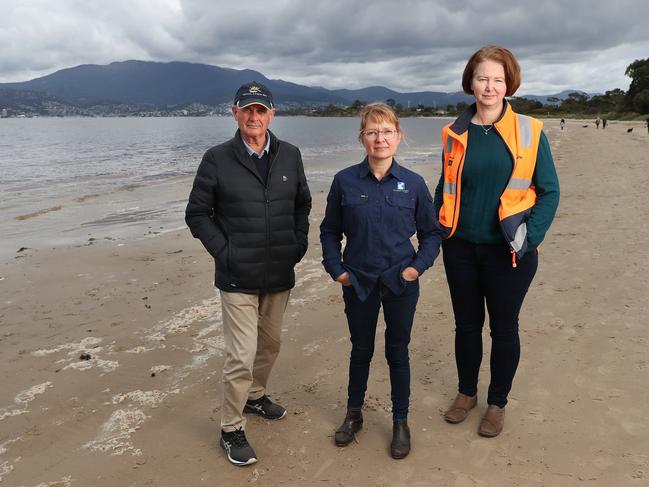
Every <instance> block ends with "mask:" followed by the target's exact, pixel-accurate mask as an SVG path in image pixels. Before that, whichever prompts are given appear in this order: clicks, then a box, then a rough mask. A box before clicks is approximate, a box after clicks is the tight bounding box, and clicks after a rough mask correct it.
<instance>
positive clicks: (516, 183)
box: [507, 178, 532, 190]
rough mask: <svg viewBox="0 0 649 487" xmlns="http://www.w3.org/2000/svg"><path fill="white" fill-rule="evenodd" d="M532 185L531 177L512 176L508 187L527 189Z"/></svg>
mask: <svg viewBox="0 0 649 487" xmlns="http://www.w3.org/2000/svg"><path fill="white" fill-rule="evenodd" d="M531 185H532V180H531V179H523V178H511V179H510V180H509V184H507V189H522V190H526V189H528V188H529V187H530V186H531Z"/></svg>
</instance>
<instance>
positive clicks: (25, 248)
mask: <svg viewBox="0 0 649 487" xmlns="http://www.w3.org/2000/svg"><path fill="white" fill-rule="evenodd" d="M25 250H31V248H29V247H20V248H19V249H18V250H16V253H19V252H24V251H25Z"/></svg>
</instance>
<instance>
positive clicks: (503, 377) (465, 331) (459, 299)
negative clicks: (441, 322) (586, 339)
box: [442, 238, 538, 407]
mask: <svg viewBox="0 0 649 487" xmlns="http://www.w3.org/2000/svg"><path fill="white" fill-rule="evenodd" d="M442 249H443V251H444V269H445V270H446V279H447V281H448V287H449V290H450V291H451V301H452V302H453V312H454V314H455V362H456V365H457V374H458V382H459V385H458V390H459V392H461V393H462V394H466V395H467V396H474V395H475V394H476V393H477V391H478V373H479V371H480V362H481V361H482V326H483V324H484V320H485V303H486V305H487V311H488V312H489V328H490V331H491V360H490V369H491V382H490V384H489V392H488V395H487V404H493V405H496V406H500V407H504V406H505V405H506V404H507V396H508V395H509V391H510V390H511V388H512V382H513V380H514V375H515V374H516V369H517V368H518V361H519V359H520V353H521V351H520V350H521V344H520V339H519V336H518V315H519V312H520V310H521V306H522V305H523V299H524V298H525V295H526V294H527V290H528V288H529V286H530V283H531V282H532V279H533V278H534V274H536V268H537V266H538V255H537V253H536V252H528V253H527V254H525V255H524V256H523V258H522V259H520V260H518V262H517V267H516V268H513V267H512V264H511V254H510V252H509V249H508V248H507V246H506V245H505V244H502V245H476V244H472V243H470V242H467V241H464V240H460V239H457V238H451V239H450V240H445V241H444V242H443V243H442Z"/></svg>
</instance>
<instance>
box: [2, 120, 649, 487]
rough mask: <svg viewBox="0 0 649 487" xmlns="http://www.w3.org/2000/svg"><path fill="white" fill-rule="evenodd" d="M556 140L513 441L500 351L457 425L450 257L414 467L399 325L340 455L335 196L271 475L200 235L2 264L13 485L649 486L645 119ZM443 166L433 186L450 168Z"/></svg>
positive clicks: (416, 422)
mask: <svg viewBox="0 0 649 487" xmlns="http://www.w3.org/2000/svg"><path fill="white" fill-rule="evenodd" d="M583 125H588V127H583ZM632 126H633V127H635V130H634V131H633V132H631V133H627V128H629V127H632ZM545 127H546V129H545V130H546V133H547V135H548V138H549V140H550V142H551V144H552V148H553V153H554V158H555V164H556V167H557V171H558V173H559V178H560V182H561V191H562V194H561V203H560V207H559V211H558V213H557V217H556V219H555V222H554V224H553V226H552V228H551V230H550V232H549V233H548V236H547V237H546V241H545V242H544V243H543V245H542V247H541V254H540V265H539V271H538V273H537V276H536V278H535V280H534V282H533V284H532V287H531V289H530V292H529V294H528V296H527V299H526V301H525V305H524V307H523V311H522V314H521V323H520V325H521V342H522V354H521V363H520V367H519V370H518V374H517V376H516V380H515V382H514V388H513V391H512V394H511V396H510V404H509V405H508V407H507V417H506V425H505V431H504V432H503V433H502V434H501V435H500V436H499V437H497V438H494V439H486V438H482V437H479V436H478V435H477V428H478V424H479V421H480V417H481V414H482V413H483V411H484V409H485V408H486V403H485V402H486V388H487V380H488V374H487V372H488V368H487V366H488V362H489V361H488V354H486V355H485V357H484V359H483V364H484V365H483V373H482V374H481V382H480V392H479V394H480V395H479V402H478V407H477V408H476V409H475V410H474V411H472V413H471V414H470V416H469V418H468V419H467V421H465V422H464V423H462V424H460V425H450V424H447V423H445V422H444V420H443V419H442V413H443V411H444V410H445V408H446V407H447V406H448V404H449V403H450V401H451V400H452V398H453V397H454V395H455V392H456V372H455V363H454V358H453V328H454V324H453V314H452V310H451V304H450V298H449V292H448V287H447V285H446V280H445V277H444V270H443V265H442V262H441V258H440V259H439V260H438V261H437V262H436V263H435V265H434V267H433V268H432V269H430V270H429V271H428V272H426V273H425V274H424V275H423V276H422V279H421V298H420V301H419V305H418V308H417V314H416V318H415V325H414V328H413V339H412V344H411V347H410V351H411V364H412V385H411V388H412V398H411V413H410V417H409V423H410V427H411V430H412V435H413V450H412V452H411V454H410V456H409V457H408V458H407V459H405V460H402V461H395V460H392V459H391V458H390V456H389V453H388V444H389V441H390V438H391V432H392V429H391V428H392V424H391V414H390V398H389V378H388V371H387V365H386V363H385V358H384V355H383V337H382V329H383V327H384V326H383V327H381V326H380V331H379V333H377V346H376V354H375V358H374V362H373V365H372V370H371V374H370V384H369V387H368V397H367V401H366V406H365V412H364V415H365V427H364V429H363V431H362V432H361V433H359V434H358V438H357V439H358V441H357V443H354V444H352V445H350V446H349V447H346V448H337V447H335V446H334V444H333V439H332V436H333V432H334V430H335V428H336V427H337V426H338V424H339V422H340V421H341V419H342V417H343V415H344V412H345V399H346V397H345V394H346V378H347V366H348V354H349V349H350V344H349V340H348V332H347V325H346V321H345V317H344V313H343V304H342V298H341V291H340V288H339V286H338V285H336V284H335V283H334V282H332V281H331V279H330V278H329V276H328V275H327V274H325V272H324V270H323V268H322V266H321V264H320V259H321V252H320V245H319V240H318V227H319V224H320V221H321V220H322V216H323V211H324V199H325V195H324V193H322V192H317V193H316V194H314V208H313V211H312V214H311V224H312V226H311V233H310V248H309V251H308V253H307V255H306V257H305V259H304V260H303V261H302V262H301V263H300V264H299V265H298V267H297V269H296V274H297V281H298V282H297V285H296V288H295V289H294V290H293V292H292V296H291V302H290V304H289V308H288V310H287V313H286V319H285V323H284V330H283V345H282V347H283V348H282V352H281V354H280V358H279V360H278V363H277V365H276V367H275V369H274V372H273V376H272V378H271V384H270V389H269V391H268V392H269V394H270V395H271V397H272V398H273V399H275V400H277V401H278V402H280V403H281V404H283V405H285V406H286V407H287V408H288V411H289V412H288V415H287V417H286V418H285V419H284V420H282V421H278V422H269V421H265V420H263V419H260V418H257V417H252V418H249V421H248V426H247V434H248V438H249V440H250V442H251V444H252V445H253V447H254V448H255V450H256V452H257V454H258V456H259V458H260V461H259V462H258V463H256V464H254V465H252V466H250V467H246V468H236V467H233V466H231V465H230V464H229V463H228V462H227V460H226V458H225V455H224V454H223V451H222V450H221V448H220V447H219V446H218V443H217V439H218V434H219V417H220V411H219V398H220V394H221V381H220V378H221V365H222V361H223V342H222V330H221V327H222V323H221V316H220V300H219V297H218V294H217V293H216V292H215V290H214V288H213V286H212V280H213V263H212V261H211V258H210V257H209V255H208V254H207V253H206V252H205V251H204V250H203V248H202V246H201V244H200V242H199V241H197V240H195V239H193V238H192V237H191V235H190V233H189V231H188V230H186V229H185V230H179V231H173V232H167V233H165V234H161V235H156V236H151V237H150V238H142V239H139V240H129V241H123V240H120V241H119V242H116V241H111V240H106V239H103V240H99V241H96V242H89V243H92V245H81V246H67V247H60V248H47V247H46V246H43V247H42V248H30V249H27V250H23V251H21V252H17V253H16V254H15V257H14V258H12V259H10V260H8V261H7V262H6V263H4V264H3V265H2V266H1V267H0V291H1V296H2V299H1V301H0V351H1V353H0V367H1V374H2V388H1V390H0V485H2V486H5V485H7V486H25V487H76V486H88V485H89V486H187V487H189V486H224V487H225V486H228V487H230V486H232V487H235V486H245V485H259V486H266V485H268V486H277V485H282V486H312V485H318V486H336V487H338V486H386V487H387V486H449V487H451V486H452V487H474V486H475V487H489V486H520V487H523V486H548V487H554V486H557V487H560V486H582V485H583V486H647V485H649V448H648V446H649V420H648V419H647V413H648V411H649V410H648V406H647V405H648V404H649V354H648V353H647V348H648V345H649V326H648V324H649V323H648V322H649V320H648V318H647V316H649V301H648V300H647V296H648V295H649V272H648V271H649V264H647V257H648V256H649V251H648V250H647V247H646V245H647V242H649V225H647V222H649V209H648V207H647V205H646V203H645V202H646V199H647V188H648V187H649V135H647V129H646V127H645V126H644V125H643V124H640V123H639V122H635V123H631V122H628V123H627V122H624V123H623V122H611V123H610V124H609V126H608V127H607V128H606V130H602V129H599V130H596V129H595V128H594V126H593V125H592V123H590V122H585V121H576V120H569V121H568V124H567V127H566V130H565V131H563V132H561V131H560V130H559V124H558V121H556V120H548V121H546V122H545ZM424 169H425V172H424V173H423V174H422V175H423V176H424V177H425V178H426V180H427V182H428V183H429V186H430V187H431V190H432V189H433V188H434V185H435V183H436V182H437V178H438V172H437V171H438V167H437V166H436V167H434V168H433V167H429V166H426V167H425V168H424ZM190 185H191V180H190V179H187V180H186V189H187V194H188V192H189V187H190ZM36 218H37V217H36ZM16 250H18V249H16ZM643 296H644V297H643ZM484 337H485V344H488V343H489V338H488V331H487V330H485V334H484ZM485 348H486V349H487V350H488V346H487V347H485Z"/></svg>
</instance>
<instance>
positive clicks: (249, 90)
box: [234, 81, 274, 110]
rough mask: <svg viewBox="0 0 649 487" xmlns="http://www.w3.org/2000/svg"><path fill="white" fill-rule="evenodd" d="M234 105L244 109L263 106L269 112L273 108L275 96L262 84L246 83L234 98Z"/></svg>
mask: <svg viewBox="0 0 649 487" xmlns="http://www.w3.org/2000/svg"><path fill="white" fill-rule="evenodd" d="M234 104H235V105H236V106H237V107H238V108H244V107H247V106H249V105H255V104H256V105H263V106H265V107H266V108H268V109H269V110H272V108H273V106H274V105H273V94H272V93H271V92H270V90H269V89H268V88H266V87H265V86H264V85H262V84H261V83H257V82H256V81H253V82H252V83H246V84H245V85H243V86H241V88H239V89H238V90H237V94H236V96H235V97H234Z"/></svg>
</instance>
